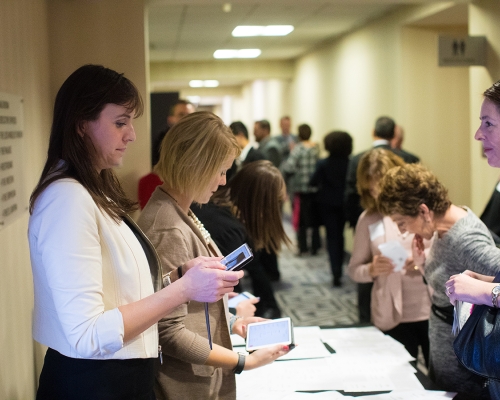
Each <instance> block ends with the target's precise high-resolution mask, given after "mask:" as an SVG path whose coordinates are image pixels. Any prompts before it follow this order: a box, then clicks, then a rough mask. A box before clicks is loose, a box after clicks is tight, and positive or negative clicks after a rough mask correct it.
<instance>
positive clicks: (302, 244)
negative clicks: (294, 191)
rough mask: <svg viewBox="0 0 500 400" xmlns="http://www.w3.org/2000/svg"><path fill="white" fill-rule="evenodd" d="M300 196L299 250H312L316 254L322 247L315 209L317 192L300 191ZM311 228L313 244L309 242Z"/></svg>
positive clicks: (304, 251)
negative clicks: (308, 232) (308, 234)
mask: <svg viewBox="0 0 500 400" xmlns="http://www.w3.org/2000/svg"><path fill="white" fill-rule="evenodd" d="M298 196H299V197H300V213H299V216H300V217H299V230H298V231H297V242H298V244H299V251H300V252H301V253H306V252H307V251H309V249H310V250H311V253H312V254H315V253H316V252H317V251H318V249H319V248H320V247H321V239H320V237H319V225H318V217H317V214H316V210H315V199H316V193H298ZM309 228H310V229H311V231H312V232H311V245H310V246H309V245H308V244H307V242H308V240H307V231H308V230H309Z"/></svg>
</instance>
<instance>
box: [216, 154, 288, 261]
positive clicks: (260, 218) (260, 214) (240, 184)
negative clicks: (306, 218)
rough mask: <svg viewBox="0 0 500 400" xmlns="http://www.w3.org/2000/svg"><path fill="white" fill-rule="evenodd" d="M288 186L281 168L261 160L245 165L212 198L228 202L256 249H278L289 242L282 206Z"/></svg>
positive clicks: (218, 201) (226, 203) (227, 204)
mask: <svg viewBox="0 0 500 400" xmlns="http://www.w3.org/2000/svg"><path fill="white" fill-rule="evenodd" d="M285 196H286V186H285V181H284V180H283V176H282V174H281V172H280V171H279V169H278V168H276V167H275V166H274V165H273V164H272V163H271V162H270V161H267V160H259V161H254V162H251V163H248V164H247V165H245V166H244V167H243V168H242V169H241V170H240V171H239V172H238V173H237V174H236V175H235V176H234V177H233V178H232V179H231V180H230V181H229V183H228V184H227V185H226V186H223V187H221V188H220V189H219V190H218V191H217V192H216V193H215V195H214V196H213V198H212V201H213V202H214V203H215V204H218V205H220V206H229V207H230V208H231V210H232V212H233V214H234V215H235V216H236V218H238V219H239V220H240V221H241V222H242V223H243V225H244V226H245V229H246V231H247V234H248V237H249V239H250V241H251V242H252V246H253V248H254V250H260V249H266V250H267V251H268V252H271V251H274V252H279V250H280V248H281V244H282V243H284V244H286V245H290V244H291V242H290V239H289V238H288V236H287V235H286V233H285V230H284V229H283V222H282V220H281V206H282V204H283V201H284V199H285Z"/></svg>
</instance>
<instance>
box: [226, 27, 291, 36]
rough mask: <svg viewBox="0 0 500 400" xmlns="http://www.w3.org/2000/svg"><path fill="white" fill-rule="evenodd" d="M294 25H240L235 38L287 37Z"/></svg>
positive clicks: (234, 33) (235, 30)
mask: <svg viewBox="0 0 500 400" xmlns="http://www.w3.org/2000/svg"><path fill="white" fill-rule="evenodd" d="M293 29H294V28H293V26H292V25H267V26H263V25H239V26H237V27H236V28H234V29H233V33H232V35H233V36H234V37H248V36H286V35H288V34H289V33H290V32H292V31H293Z"/></svg>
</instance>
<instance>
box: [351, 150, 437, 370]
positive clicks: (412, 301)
mask: <svg viewBox="0 0 500 400" xmlns="http://www.w3.org/2000/svg"><path fill="white" fill-rule="evenodd" d="M402 165H404V161H403V160H402V159H401V158H400V157H398V156H396V155H395V154H394V153H392V152H391V151H389V150H384V149H373V150H370V151H369V152H367V153H365V155H364V156H363V157H361V160H360V162H359V165H358V176H357V182H358V191H359V194H360V196H361V204H362V205H363V207H364V209H365V211H364V212H363V213H362V214H361V216H360V217H359V219H358V224H357V225H356V233H355V235H354V245H353V249H352V256H351V259H350V262H349V267H348V272H349V276H350V277H351V279H352V280H353V281H355V282H373V288H372V296H371V320H372V323H373V324H374V325H375V326H376V327H377V328H379V329H380V330H381V331H382V332H384V333H386V334H388V335H389V336H391V337H393V338H394V339H396V340H397V341H399V342H400V343H402V344H404V346H405V348H406V350H408V353H410V354H411V355H412V356H413V357H415V359H416V358H417V357H418V350H419V347H420V348H421V350H422V354H423V355H424V358H425V362H426V364H427V365H428V359H429V336H428V328H429V313H430V308H431V302H430V299H429V293H428V291H427V287H426V285H425V283H424V281H423V279H422V273H423V272H422V271H421V270H420V269H419V268H418V267H417V266H416V265H415V262H414V260H413V255H412V243H413V235H411V234H410V235H408V234H403V233H401V232H399V230H398V226H397V225H396V224H395V223H394V222H393V221H392V220H391V218H389V217H387V216H386V217H384V216H383V215H382V214H380V213H379V212H378V209H377V197H378V192H379V181H380V179H381V178H382V177H383V176H384V175H385V174H386V173H387V171H389V170H390V169H391V168H393V167H396V166H402ZM386 243H387V244H392V243H394V244H399V245H400V246H402V247H403V248H404V250H405V251H406V254H407V257H406V260H405V261H404V265H402V266H401V269H400V270H399V269H398V270H397V269H396V266H395V264H394V261H393V260H392V259H391V258H389V257H387V256H384V255H383V254H382V252H381V250H380V246H381V245H383V244H386ZM429 244H430V242H426V245H427V246H426V247H429Z"/></svg>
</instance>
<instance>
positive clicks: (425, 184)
mask: <svg viewBox="0 0 500 400" xmlns="http://www.w3.org/2000/svg"><path fill="white" fill-rule="evenodd" d="M378 203H379V209H380V212H381V213H382V214H383V215H387V216H390V217H391V218H392V220H393V221H394V222H395V223H396V224H397V225H398V227H399V230H400V231H401V233H402V234H404V233H405V232H408V233H413V234H415V237H414V239H413V248H412V250H413V261H414V262H415V265H417V266H418V267H419V268H423V270H424V276H425V280H426V282H427V284H428V285H429V286H430V288H432V294H431V301H432V306H431V310H432V313H431V315H430V318H429V340H430V357H429V377H430V378H431V379H432V380H433V381H434V382H435V383H436V384H437V385H438V386H439V387H440V388H442V390H446V391H452V392H460V393H461V394H462V396H463V398H467V399H482V398H489V396H488V395H487V389H486V390H485V389H484V382H485V381H484V379H483V378H481V377H479V376H477V375H474V374H473V373H472V372H469V371H468V370H467V369H466V368H464V367H463V366H462V365H460V363H459V361H458V360H457V358H456V357H455V353H454V351H453V340H454V336H453V334H452V332H451V329H452V325H453V306H450V303H449V300H448V297H447V296H446V293H445V291H444V289H445V283H446V281H447V280H448V278H449V277H450V276H451V275H455V274H458V273H461V272H462V271H464V270H465V269H469V270H471V271H473V272H476V273H479V274H486V275H493V274H495V273H496V272H498V271H500V249H497V248H496V247H495V243H494V241H493V239H492V238H491V235H490V233H489V230H488V228H487V227H486V226H485V225H484V224H483V223H482V222H481V220H480V219H479V218H478V217H476V215H474V213H473V212H472V211H471V210H470V209H469V208H467V207H459V206H456V205H454V204H452V203H451V201H450V199H449V197H448V191H447V189H446V188H445V187H444V186H443V184H442V183H441V182H440V181H439V180H438V179H437V178H436V176H435V175H434V174H433V173H432V172H431V171H429V170H428V169H426V168H425V167H423V166H422V165H419V164H407V165H405V166H402V167H396V168H393V169H391V170H389V171H388V172H387V173H386V174H385V175H384V176H383V177H382V179H381V181H380V193H379V196H378ZM432 238H433V239H434V240H433V244H432V247H431V249H430V252H429V255H428V256H427V257H426V254H425V253H424V251H423V250H424V249H423V239H427V240H430V239H432Z"/></svg>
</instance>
